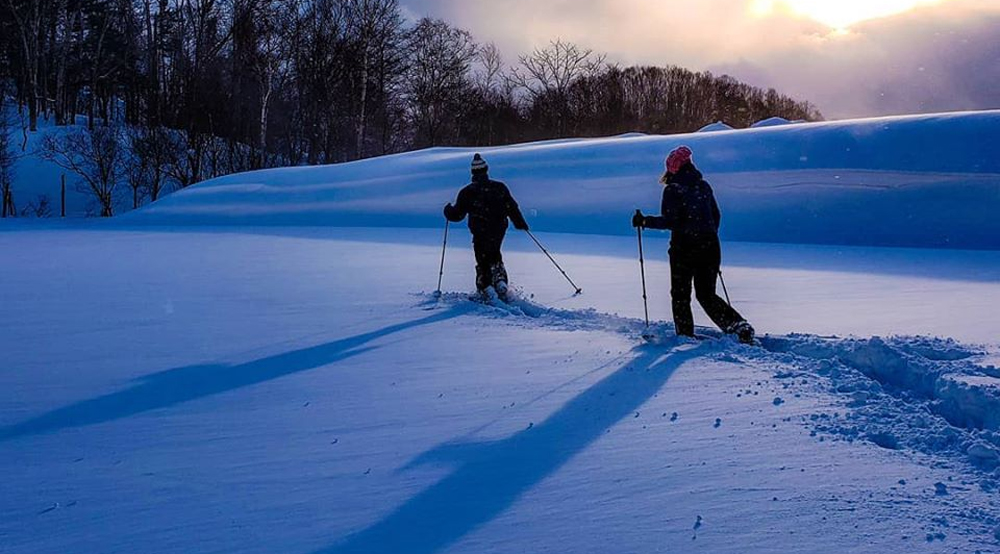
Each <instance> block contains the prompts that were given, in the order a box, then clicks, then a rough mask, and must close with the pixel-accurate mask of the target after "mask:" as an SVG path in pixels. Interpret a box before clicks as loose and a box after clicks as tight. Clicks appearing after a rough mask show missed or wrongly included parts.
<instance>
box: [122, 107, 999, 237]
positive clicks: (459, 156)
mask: <svg viewBox="0 0 1000 554" xmlns="http://www.w3.org/2000/svg"><path fill="white" fill-rule="evenodd" d="M997 143H1000V111H985V112H967V113H956V114H944V115H919V116H905V117H889V118H877V119H866V120H855V121H839V122H824V123H813V124H799V125H786V126H779V127H769V128H760V129H749V130H741V131H734V132H723V133H692V134H687V135H674V136H629V137H625V138H621V137H614V138H605V139H590V140H560V141H547V142H539V143H533V144H522V145H515V146H508V147H502V148H487V149H482V152H483V154H484V156H485V157H486V158H487V160H488V161H489V163H490V164H491V168H492V174H493V176H494V177H495V178H497V179H500V180H503V181H506V182H507V183H508V185H510V187H511V189H512V191H513V192H514V194H515V196H516V197H517V198H518V200H519V202H520V203H521V206H522V208H523V209H524V211H525V214H526V215H527V217H528V219H529V221H530V222H531V224H532V225H533V226H534V228H535V229H538V230H547V231H558V232H571V233H597V234H628V233H631V232H632V231H631V228H630V226H629V215H630V214H631V212H632V211H633V210H634V209H635V208H637V207H638V208H641V209H643V210H644V211H647V212H655V211H658V209H659V197H660V186H659V185H658V184H657V180H658V178H659V176H660V174H661V173H662V170H663V158H664V155H665V154H666V153H667V152H668V151H669V150H670V149H672V148H673V147H675V146H677V145H680V144H688V145H690V146H691V147H692V148H693V149H694V151H695V160H696V162H697V163H698V165H699V166H700V167H701V168H702V169H703V170H704V172H705V174H706V176H707V178H708V180H709V181H710V182H711V183H712V184H713V185H714V186H715V189H716V194H717V196H718V199H719V202H720V204H721V205H722V208H723V213H724V217H723V219H724V221H723V228H722V236H723V238H724V239H729V240H743V241H762V242H797V243H815V244H853V245H875V246H913V247H949V248H968V249H1000V220H998V219H997V218H996V217H994V215H993V214H994V212H995V211H996V210H995V208H996V207H1000V157H997V156H996V155H995V148H996V147H995V145H996V144H997ZM473 152H474V150H473V149H465V148H435V149H430V150H424V151H420V152H413V153H408V154H400V155H394V156H387V157H382V158H376V159H369V160H364V161H359V162H354V163H346V164H338V165H331V166H321V167H296V168H287V169H274V170H265V171H258V172H252V173H244V174H237V175H230V176H226V177H223V178H219V179H215V180H212V181H208V182H205V183H202V184H199V185H197V186H194V187H191V188H189V189H187V190H184V191H181V192H179V193H176V194H173V195H171V196H169V197H167V198H164V199H162V200H161V201H159V202H157V203H156V204H154V205H152V206H149V207H147V208H145V209H143V210H140V211H139V212H138V213H137V214H135V215H133V216H130V219H131V220H132V221H134V222H144V223H157V224H177V223H197V224H207V225H218V224H253V225H323V226H327V225H329V226H380V227H385V226H393V227H437V226H439V225H440V224H441V219H442V218H441V207H442V206H443V205H444V204H445V203H446V202H447V201H449V200H451V199H453V198H454V195H455V193H456V191H457V190H458V188H459V187H460V186H462V185H464V184H465V183H466V182H467V180H468V171H469V170H468V165H469V158H470V156H471V155H472V153H473Z"/></svg>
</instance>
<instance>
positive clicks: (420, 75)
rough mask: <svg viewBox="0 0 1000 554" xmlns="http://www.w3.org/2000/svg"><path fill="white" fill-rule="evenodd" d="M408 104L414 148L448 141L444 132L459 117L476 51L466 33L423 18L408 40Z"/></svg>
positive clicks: (448, 132) (448, 131) (470, 37)
mask: <svg viewBox="0 0 1000 554" xmlns="http://www.w3.org/2000/svg"><path fill="white" fill-rule="evenodd" d="M409 50H410V71H409V73H408V79H407V82H408V85H409V91H408V96H409V98H408V103H409V105H410V117H411V121H412V122H413V125H414V132H415V138H414V140H415V143H416V144H417V145H418V146H437V145H439V144H442V142H443V141H444V140H448V139H450V138H452V136H449V135H453V134H454V133H452V132H450V130H449V129H448V127H449V123H452V125H451V127H453V128H454V127H455V125H454V123H456V122H457V121H458V120H460V119H461V117H462V108H463V107H462V105H461V101H462V94H463V92H464V91H465V89H467V88H468V86H469V84H470V80H471V78H470V70H471V66H472V62H473V61H474V60H475V58H476V53H477V52H478V47H477V46H476V43H475V42H474V41H473V40H472V35H470V34H469V33H468V31H464V30H462V29H456V28H454V27H451V26H450V25H448V24H447V23H445V22H444V21H441V20H435V19H428V18H424V19H422V20H420V22H419V23H417V26H416V27H415V28H414V29H413V30H412V31H411V33H410V37H409Z"/></svg>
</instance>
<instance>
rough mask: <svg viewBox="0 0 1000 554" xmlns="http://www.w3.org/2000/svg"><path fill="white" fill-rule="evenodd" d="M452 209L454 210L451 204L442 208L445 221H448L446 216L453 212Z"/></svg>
mask: <svg viewBox="0 0 1000 554" xmlns="http://www.w3.org/2000/svg"><path fill="white" fill-rule="evenodd" d="M454 209H455V208H454V207H453V206H452V205H451V202H448V204H447V205H446V206H445V207H444V217H445V219H450V218H449V217H448V214H449V213H451V211H452V210H454Z"/></svg>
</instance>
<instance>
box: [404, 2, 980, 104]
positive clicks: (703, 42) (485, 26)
mask: <svg viewBox="0 0 1000 554" xmlns="http://www.w3.org/2000/svg"><path fill="white" fill-rule="evenodd" d="M400 2H401V4H402V5H403V7H404V10H406V12H407V14H408V16H409V17H412V18H418V17H422V16H431V17H437V18H442V19H445V20H446V21H448V22H450V23H452V24H454V25H457V26H459V27H462V28H464V29H467V30H469V31H471V32H472V33H473V35H475V37H476V38H477V39H478V40H479V41H481V42H495V43H496V44H497V45H498V46H499V47H500V48H501V50H502V51H503V53H504V55H505V58H506V61H507V62H508V63H515V62H516V61H517V56H518V55H520V54H523V53H526V52H529V51H530V50H531V49H532V48H535V47H539V46H544V45H545V44H547V43H548V41H550V40H552V39H555V38H560V39H563V40H568V41H572V42H575V43H577V44H579V45H581V46H585V47H587V48H592V49H594V50H595V51H597V52H602V53H606V54H608V59H609V61H614V62H617V63H621V64H624V65H630V64H636V63H639V64H653V65H679V66H682V67H687V68H689V69H693V70H699V71H701V70H708V71H712V72H713V73H726V74H730V75H733V76H734V77H737V78H739V79H741V80H744V81H747V82H749V83H751V84H754V85H758V86H763V87H775V88H777V89H778V90H779V91H780V92H783V93H786V94H790V95H792V96H794V97H796V98H798V99H801V100H808V101H810V102H812V103H814V104H816V105H817V106H818V107H819V108H820V110H821V111H822V112H823V114H824V116H826V117H827V118H828V119H843V118H851V117H866V116H874V115H894V114H906V113H929V112H939V111H954V110H969V109H989V108H1000V86H998V83H1000V0H686V1H681V0H491V1H490V2H472V1H469V0H400Z"/></svg>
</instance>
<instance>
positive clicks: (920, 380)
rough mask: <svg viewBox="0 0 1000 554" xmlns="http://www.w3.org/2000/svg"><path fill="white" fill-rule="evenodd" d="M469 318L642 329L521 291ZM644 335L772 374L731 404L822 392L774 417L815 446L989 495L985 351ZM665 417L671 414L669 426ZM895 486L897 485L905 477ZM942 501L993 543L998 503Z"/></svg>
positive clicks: (899, 342) (427, 305)
mask: <svg viewBox="0 0 1000 554" xmlns="http://www.w3.org/2000/svg"><path fill="white" fill-rule="evenodd" d="M417 296H418V297H421V298H423V300H422V302H420V303H419V304H418V306H419V307H421V308H422V309H424V310H433V309H436V308H439V307H441V306H456V305H461V304H463V303H467V302H470V300H469V296H468V295H467V294H464V293H444V294H443V295H442V296H440V297H435V296H432V295H427V294H424V293H421V294H419V295H417ZM475 313H476V315H478V316H480V317H488V318H492V319H496V320H499V321H501V322H504V323H507V324H510V325H516V326H521V327H527V328H532V327H546V328H554V329H559V330H564V331H581V332H587V331H604V332H612V333H620V334H625V335H627V336H629V337H631V338H633V339H635V340H636V341H637V342H639V343H641V342H643V339H642V338H640V337H641V336H642V334H643V332H644V331H645V326H644V324H643V322H642V321H639V320H635V319H631V318H626V317H621V316H616V315H610V314H604V313H600V312H598V311H596V310H594V309H587V310H564V309H558V308H550V307H545V306H542V305H539V304H537V303H535V302H533V301H532V300H531V299H530V297H529V298H524V292H523V291H517V293H516V294H515V295H514V297H513V299H512V300H511V301H510V302H509V303H506V304H504V303H494V304H481V305H480V306H479V307H478V310H476V312H475ZM650 331H651V334H652V335H653V337H654V338H653V339H652V340H650V341H648V342H652V343H653V344H656V345H659V346H662V347H664V348H667V349H669V348H675V347H677V346H679V345H683V344H703V345H705V346H707V347H708V349H707V350H704V352H705V353H704V354H703V355H705V356H708V357H711V358H714V359H717V360H719V361H723V362H731V363H736V364H742V365H752V366H754V367H757V368H762V369H765V370H767V371H768V372H770V373H771V374H772V375H773V376H774V382H773V383H763V382H756V383H754V384H753V385H751V386H749V387H746V388H741V389H740V390H739V391H738V392H736V396H737V397H742V396H744V395H747V396H749V395H754V396H757V395H759V394H761V393H763V392H764V390H765V389H766V390H768V391H769V392H770V393H772V394H774V395H775V396H774V400H773V404H774V406H775V407H780V406H781V405H782V404H784V403H785V402H786V400H785V398H787V397H801V396H803V395H814V396H815V395H824V394H826V395H831V396H832V397H833V398H834V403H833V405H831V406H830V407H829V409H827V410H825V411H821V412H816V413H812V414H807V415H803V416H799V417H798V418H797V419H796V420H793V418H787V419H786V421H787V422H795V421H797V422H798V423H800V424H801V425H803V426H805V427H806V428H807V429H809V430H810V435H811V436H813V437H818V440H820V441H823V440H826V439H831V440H838V441H847V442H856V441H864V442H867V443H869V444H870V445H871V446H872V447H873V448H883V449H887V450H892V451H896V452H900V453H902V454H904V455H908V456H911V457H912V458H913V459H914V460H915V461H917V462H918V463H921V464H923V465H927V466H929V467H935V468H951V469H957V470H959V471H960V472H961V473H962V474H964V475H965V476H967V477H968V478H967V479H965V480H963V481H961V482H955V483H948V484H945V483H938V484H937V487H936V494H937V495H938V496H947V495H948V494H950V492H949V491H953V490H955V489H956V488H957V489H959V490H969V488H970V487H974V488H978V489H980V490H981V491H982V492H984V493H990V494H992V493H996V492H1000V369H998V368H997V367H996V366H994V365H992V364H988V363H986V362H987V361H990V362H992V361H993V359H994V357H993V356H994V354H993V353H992V352H991V351H990V348H989V347H988V346H985V345H966V344H962V343H959V342H957V341H955V340H953V339H946V338H938V337H910V336H899V337H890V338H883V337H871V338H857V337H848V338H841V337H820V336H815V335H806V334H790V335H784V336H772V335H766V336H763V337H759V338H758V344H757V345H755V346H747V345H743V344H740V343H739V342H738V341H737V340H736V339H735V338H734V337H731V336H725V335H723V334H722V333H720V332H719V331H717V330H715V329H706V328H698V329H697V331H698V335H699V337H701V338H700V339H686V338H680V337H676V336H675V335H674V334H673V326H672V324H669V323H655V324H651V326H650ZM769 386H771V387H772V388H770V389H768V387H769ZM637 417H638V416H637ZM677 417H678V415H677V414H676V413H674V414H673V416H672V417H671V421H675V420H676V419H677ZM721 425H722V421H721V419H720V420H716V427H717V428H718V427H720V426H721ZM900 485H901V486H905V485H906V483H905V480H901V481H900ZM949 504H950V508H951V510H950V512H949V514H948V517H950V518H952V520H962V521H963V522H964V523H965V524H966V525H972V526H973V527H975V528H978V532H982V533H986V534H989V533H990V530H991V529H995V533H996V534H997V535H1000V527H997V526H998V525H1000V505H998V504H995V503H994V504H993V505H991V507H990V508H989V509H987V508H984V507H982V506H972V507H970V506H967V505H965V504H964V503H963V502H962V501H960V500H956V501H954V502H950V503H949ZM948 517H944V516H942V517H941V518H940V519H936V520H934V521H931V522H929V524H931V527H933V528H935V529H937V530H934V531H928V533H927V535H926V536H925V537H924V538H925V539H926V540H927V542H929V543H931V542H934V541H938V540H941V541H943V540H944V539H945V537H946V536H947V534H946V533H945V532H944V531H946V530H949V528H950V527H952V525H953V524H952V523H949V520H948ZM700 520H701V518H700V517H699V522H700ZM951 531H954V530H953V529H951ZM997 539H998V540H1000V536H998V537H997Z"/></svg>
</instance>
